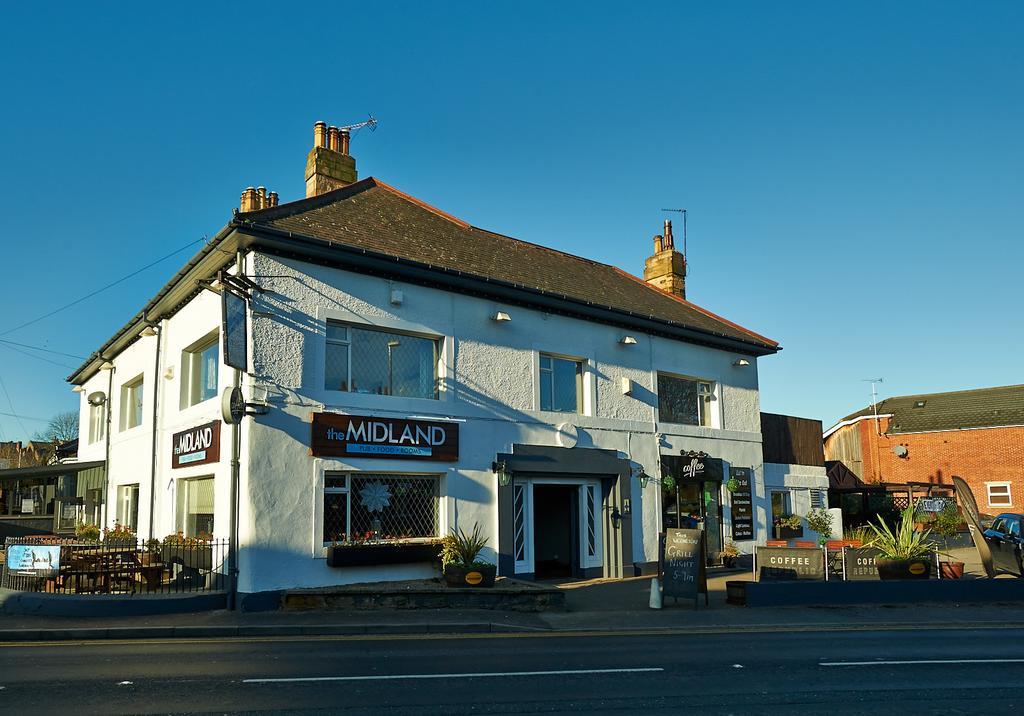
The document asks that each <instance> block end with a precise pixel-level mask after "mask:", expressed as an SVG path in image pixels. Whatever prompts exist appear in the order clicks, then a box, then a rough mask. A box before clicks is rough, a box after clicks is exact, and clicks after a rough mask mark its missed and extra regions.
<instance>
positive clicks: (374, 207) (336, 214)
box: [237, 177, 779, 353]
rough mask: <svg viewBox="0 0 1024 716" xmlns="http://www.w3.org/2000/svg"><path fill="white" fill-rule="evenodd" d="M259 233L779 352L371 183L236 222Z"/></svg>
mask: <svg viewBox="0 0 1024 716" xmlns="http://www.w3.org/2000/svg"><path fill="white" fill-rule="evenodd" d="M237 220H238V221H239V222H240V223H242V224H244V225H248V226H249V227H252V228H255V229H257V230H258V229H259V227H261V226H264V227H267V228H271V229H275V230H277V231H288V232H293V233H295V234H300V235H302V236H305V237H311V238H314V239H319V240H322V241H324V242H328V243H330V244H336V245H344V246H346V247H350V248H356V249H362V250H366V251H372V252H375V253H379V254H385V255H390V256H396V257H398V258H400V259H405V260H408V261H414V262H417V263H420V264H424V265H429V266H432V267H439V268H442V269H448V270H456V271H460V272H463V273H465V274H469V275H473V276H477V277H481V278H484V279H487V280H492V281H501V282H505V283H508V284H514V285H516V286H521V287H524V288H528V289H533V290H539V291H544V292H548V293H551V294H557V295H561V296H566V297H568V298H571V299H575V300H579V301H584V302H587V303H593V304H596V305H601V306H607V307H610V308H614V309H617V310H622V311H629V312H632V313H635V314H638V315H642V316H648V317H652V318H656V319H658V320H660V321H664V322H667V323H672V324H676V325H680V326H683V327H686V328H690V329H695V330H698V331H702V332H705V333H707V334H710V335H716V336H725V337H727V338H732V339H736V340H740V341H743V342H744V343H748V344H750V345H752V346H757V347H758V348H759V349H760V350H761V351H763V352H768V353H773V352H775V351H777V350H779V345H778V343H776V342H775V341H773V340H771V339H769V338H765V337H764V336H761V335H759V334H757V333H754V332H753V331H750V330H747V329H746V328H743V327H742V326H738V325H736V324H735V323H732V322H731V321H728V320H726V319H724V318H722V317H720V316H717V315H715V314H713V313H711V312H710V311H707V310H705V309H703V308H700V307H699V306H697V305H695V304H693V303H690V302H689V301H685V300H683V299H681V298H679V297H677V296H673V295H671V294H668V293H666V292H664V291H661V290H660V289H658V288H655V287H654V286H651V285H650V284H648V283H646V282H645V281H643V280H642V279H640V278H638V277H636V276H633V275H631V274H628V273H626V272H625V271H623V270H621V269H619V268H617V267H615V266H610V265H607V264H602V263H598V262H596V261H590V260H588V259H584V258H580V257H578V256H573V255H571V254H567V253H563V252H561V251H556V250H554V249H550V248H547V247H544V246H540V245H537V244H532V243H529V242H526V241H520V240H518V239H513V238H511V237H508V236H503V235H501V234H496V233H494V232H491V231H486V230H484V229H479V228H477V227H475V226H471V225H469V224H467V223H466V222H464V221H461V220H459V219H457V218H455V217H453V216H449V215H448V214H445V213H444V212H442V211H440V210H438V209H435V208H434V207H431V206H429V205H427V204H425V203H423V202H421V201H419V200H418V199H415V198H413V197H411V196H408V195H406V194H404V193H402V192H400V191H398V190H397V189H394V188H393V187H390V186H388V185H387V184H385V183H383V182H381V181H379V180H377V179H375V178H373V177H369V178H367V179H363V180H360V181H358V182H356V183H355V184H351V185H349V186H347V187H344V188H341V189H337V190H335V191H331V192H327V193H325V194H321V195H320V196H316V197H312V198H309V199H303V200H300V201H295V202H291V203H288V204H282V205H280V206H277V207H274V208H270V209H263V210H260V211H254V212H247V213H244V214H239V215H238V217H237Z"/></svg>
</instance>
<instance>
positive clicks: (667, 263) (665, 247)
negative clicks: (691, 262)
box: [644, 219, 686, 298]
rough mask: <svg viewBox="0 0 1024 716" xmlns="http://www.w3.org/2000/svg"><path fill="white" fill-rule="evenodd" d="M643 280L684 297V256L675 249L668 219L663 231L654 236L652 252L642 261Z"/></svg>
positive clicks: (670, 223)
mask: <svg viewBox="0 0 1024 716" xmlns="http://www.w3.org/2000/svg"><path fill="white" fill-rule="evenodd" d="M644 281H647V283H650V284H653V285H654V286H657V287H658V288H660V289H661V290H663V291H668V292H669V293H673V294H675V295H676V296H679V297H680V298H686V258H685V257H684V256H683V255H682V254H681V253H679V252H678V251H676V245H675V239H674V237H673V236H672V222H671V221H669V220H668V219H666V220H665V233H664V234H659V235H658V236H655V237H654V254H653V255H652V256H651V257H650V258H648V259H647V261H646V262H645V263H644Z"/></svg>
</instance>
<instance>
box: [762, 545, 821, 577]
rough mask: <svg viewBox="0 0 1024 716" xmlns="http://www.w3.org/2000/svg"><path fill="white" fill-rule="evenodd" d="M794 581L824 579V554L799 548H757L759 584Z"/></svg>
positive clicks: (819, 551) (816, 550) (815, 550)
mask: <svg viewBox="0 0 1024 716" xmlns="http://www.w3.org/2000/svg"><path fill="white" fill-rule="evenodd" d="M794 579H814V580H819V581H820V580H823V579H825V554H824V552H822V551H821V550H820V549H813V548H810V549H802V548H799V547H758V548H757V580H758V581H759V582H777V581H791V580H794Z"/></svg>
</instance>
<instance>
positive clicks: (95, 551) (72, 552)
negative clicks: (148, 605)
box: [0, 537, 228, 595]
mask: <svg viewBox="0 0 1024 716" xmlns="http://www.w3.org/2000/svg"><path fill="white" fill-rule="evenodd" d="M227 557H228V540H216V539H214V540H195V539H174V538H171V539H167V540H164V541H159V540H148V541H145V540H134V539H128V540H125V539H119V540H116V541H105V542H87V541H83V540H79V539H73V538H72V539H69V538H61V537H38V538H32V537H28V538H26V537H8V538H7V540H6V543H5V545H4V552H3V573H2V576H0V587H3V588H4V589H13V590H18V591H22V592H45V593H52V594H121V595H125V594H132V595H135V594H137V595H147V594H180V593H189V592H218V591H224V590H226V589H227V587H228V575H227V572H228V568H227V567H228V565H227Z"/></svg>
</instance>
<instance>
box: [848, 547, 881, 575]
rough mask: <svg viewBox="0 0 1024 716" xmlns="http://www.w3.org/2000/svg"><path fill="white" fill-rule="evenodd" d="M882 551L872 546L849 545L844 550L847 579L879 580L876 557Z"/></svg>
mask: <svg viewBox="0 0 1024 716" xmlns="http://www.w3.org/2000/svg"><path fill="white" fill-rule="evenodd" d="M879 554H881V552H879V551H878V550H877V549H872V548H870V547H847V548H846V549H844V550H843V573H844V574H845V575H846V581H848V582H858V581H878V579H879V577H878V567H876V566H875V557H877V556H878V555H879Z"/></svg>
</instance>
